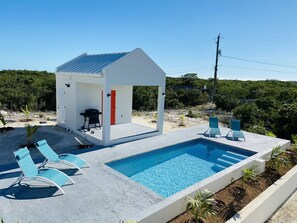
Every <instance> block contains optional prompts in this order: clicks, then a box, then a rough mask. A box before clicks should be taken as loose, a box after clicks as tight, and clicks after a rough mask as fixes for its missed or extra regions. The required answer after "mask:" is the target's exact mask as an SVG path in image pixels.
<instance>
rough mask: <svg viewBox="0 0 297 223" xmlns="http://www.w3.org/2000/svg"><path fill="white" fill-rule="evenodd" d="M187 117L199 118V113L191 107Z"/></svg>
mask: <svg viewBox="0 0 297 223" xmlns="http://www.w3.org/2000/svg"><path fill="white" fill-rule="evenodd" d="M187 117H189V118H199V115H198V114H195V113H194V112H193V111H192V110H191V109H189V111H188V114H187Z"/></svg>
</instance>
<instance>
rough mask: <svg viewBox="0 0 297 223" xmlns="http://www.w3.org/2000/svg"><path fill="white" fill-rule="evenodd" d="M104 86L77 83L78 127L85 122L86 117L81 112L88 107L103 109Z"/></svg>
mask: <svg viewBox="0 0 297 223" xmlns="http://www.w3.org/2000/svg"><path fill="white" fill-rule="evenodd" d="M102 90H103V86H102V85H99V84H85V83H77V86H76V91H77V94H76V100H77V103H76V108H77V109H76V110H77V112H76V114H75V115H76V120H77V121H76V129H80V128H81V127H82V126H83V123H84V117H83V116H81V115H80V113H82V112H84V111H85V110H86V109H90V108H94V109H98V110H99V111H101V107H102Z"/></svg>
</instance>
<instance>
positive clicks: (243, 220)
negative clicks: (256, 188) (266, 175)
mask: <svg viewBox="0 0 297 223" xmlns="http://www.w3.org/2000/svg"><path fill="white" fill-rule="evenodd" d="M296 182H297V165H296V166H295V167H293V168H292V169H291V170H289V171H288V172H287V173H286V174H285V175H283V176H282V177H281V178H280V179H279V180H277V181H276V182H275V183H274V184H272V185H271V186H270V187H268V188H267V189H266V190H265V191H263V192H262V193H261V194H260V195H259V196H257V197H256V198H255V199H254V200H253V201H251V202H250V203H249V204H248V205H247V206H245V207H244V208H243V209H242V210H241V211H239V212H238V213H237V214H235V215H234V216H233V217H232V218H231V219H229V220H228V221H227V222H226V223H239V222H240V223H249V222H265V221H266V220H267V219H268V218H269V217H271V216H272V215H273V213H274V212H275V211H276V210H277V209H278V208H279V207H280V206H281V205H282V204H283V203H284V202H285V201H286V200H287V199H288V198H289V197H290V196H291V195H292V194H293V193H294V191H295V190H296Z"/></svg>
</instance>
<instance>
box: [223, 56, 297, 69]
mask: <svg viewBox="0 0 297 223" xmlns="http://www.w3.org/2000/svg"><path fill="white" fill-rule="evenodd" d="M222 57H223V58H227V59H231V60H239V61H245V62H250V63H257V64H264V65H270V66H276V67H285V68H292V69H297V66H287V65H283V64H276V63H268V62H261V61H256V60H250V59H244V58H239V57H230V56H223V55H222Z"/></svg>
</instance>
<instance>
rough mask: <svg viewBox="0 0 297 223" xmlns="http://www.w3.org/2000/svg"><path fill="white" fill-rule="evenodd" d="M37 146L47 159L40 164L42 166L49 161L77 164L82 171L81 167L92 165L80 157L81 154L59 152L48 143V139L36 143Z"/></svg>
mask: <svg viewBox="0 0 297 223" xmlns="http://www.w3.org/2000/svg"><path fill="white" fill-rule="evenodd" d="M35 146H36V147H37V149H38V150H39V151H40V152H41V153H42V155H43V156H44V157H45V160H44V161H43V163H42V164H41V165H40V167H44V166H45V165H46V163H47V162H51V163H65V164H68V165H72V166H75V167H76V168H77V169H78V170H79V171H80V172H81V173H83V172H82V170H81V168H83V167H90V165H89V164H88V163H87V161H85V160H84V159H82V158H80V157H79V156H76V155H73V154H68V153H63V154H59V155H58V154H57V153H55V151H54V150H52V148H51V147H50V146H49V145H48V144H47V141H46V140H41V141H39V142H37V143H35Z"/></svg>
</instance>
